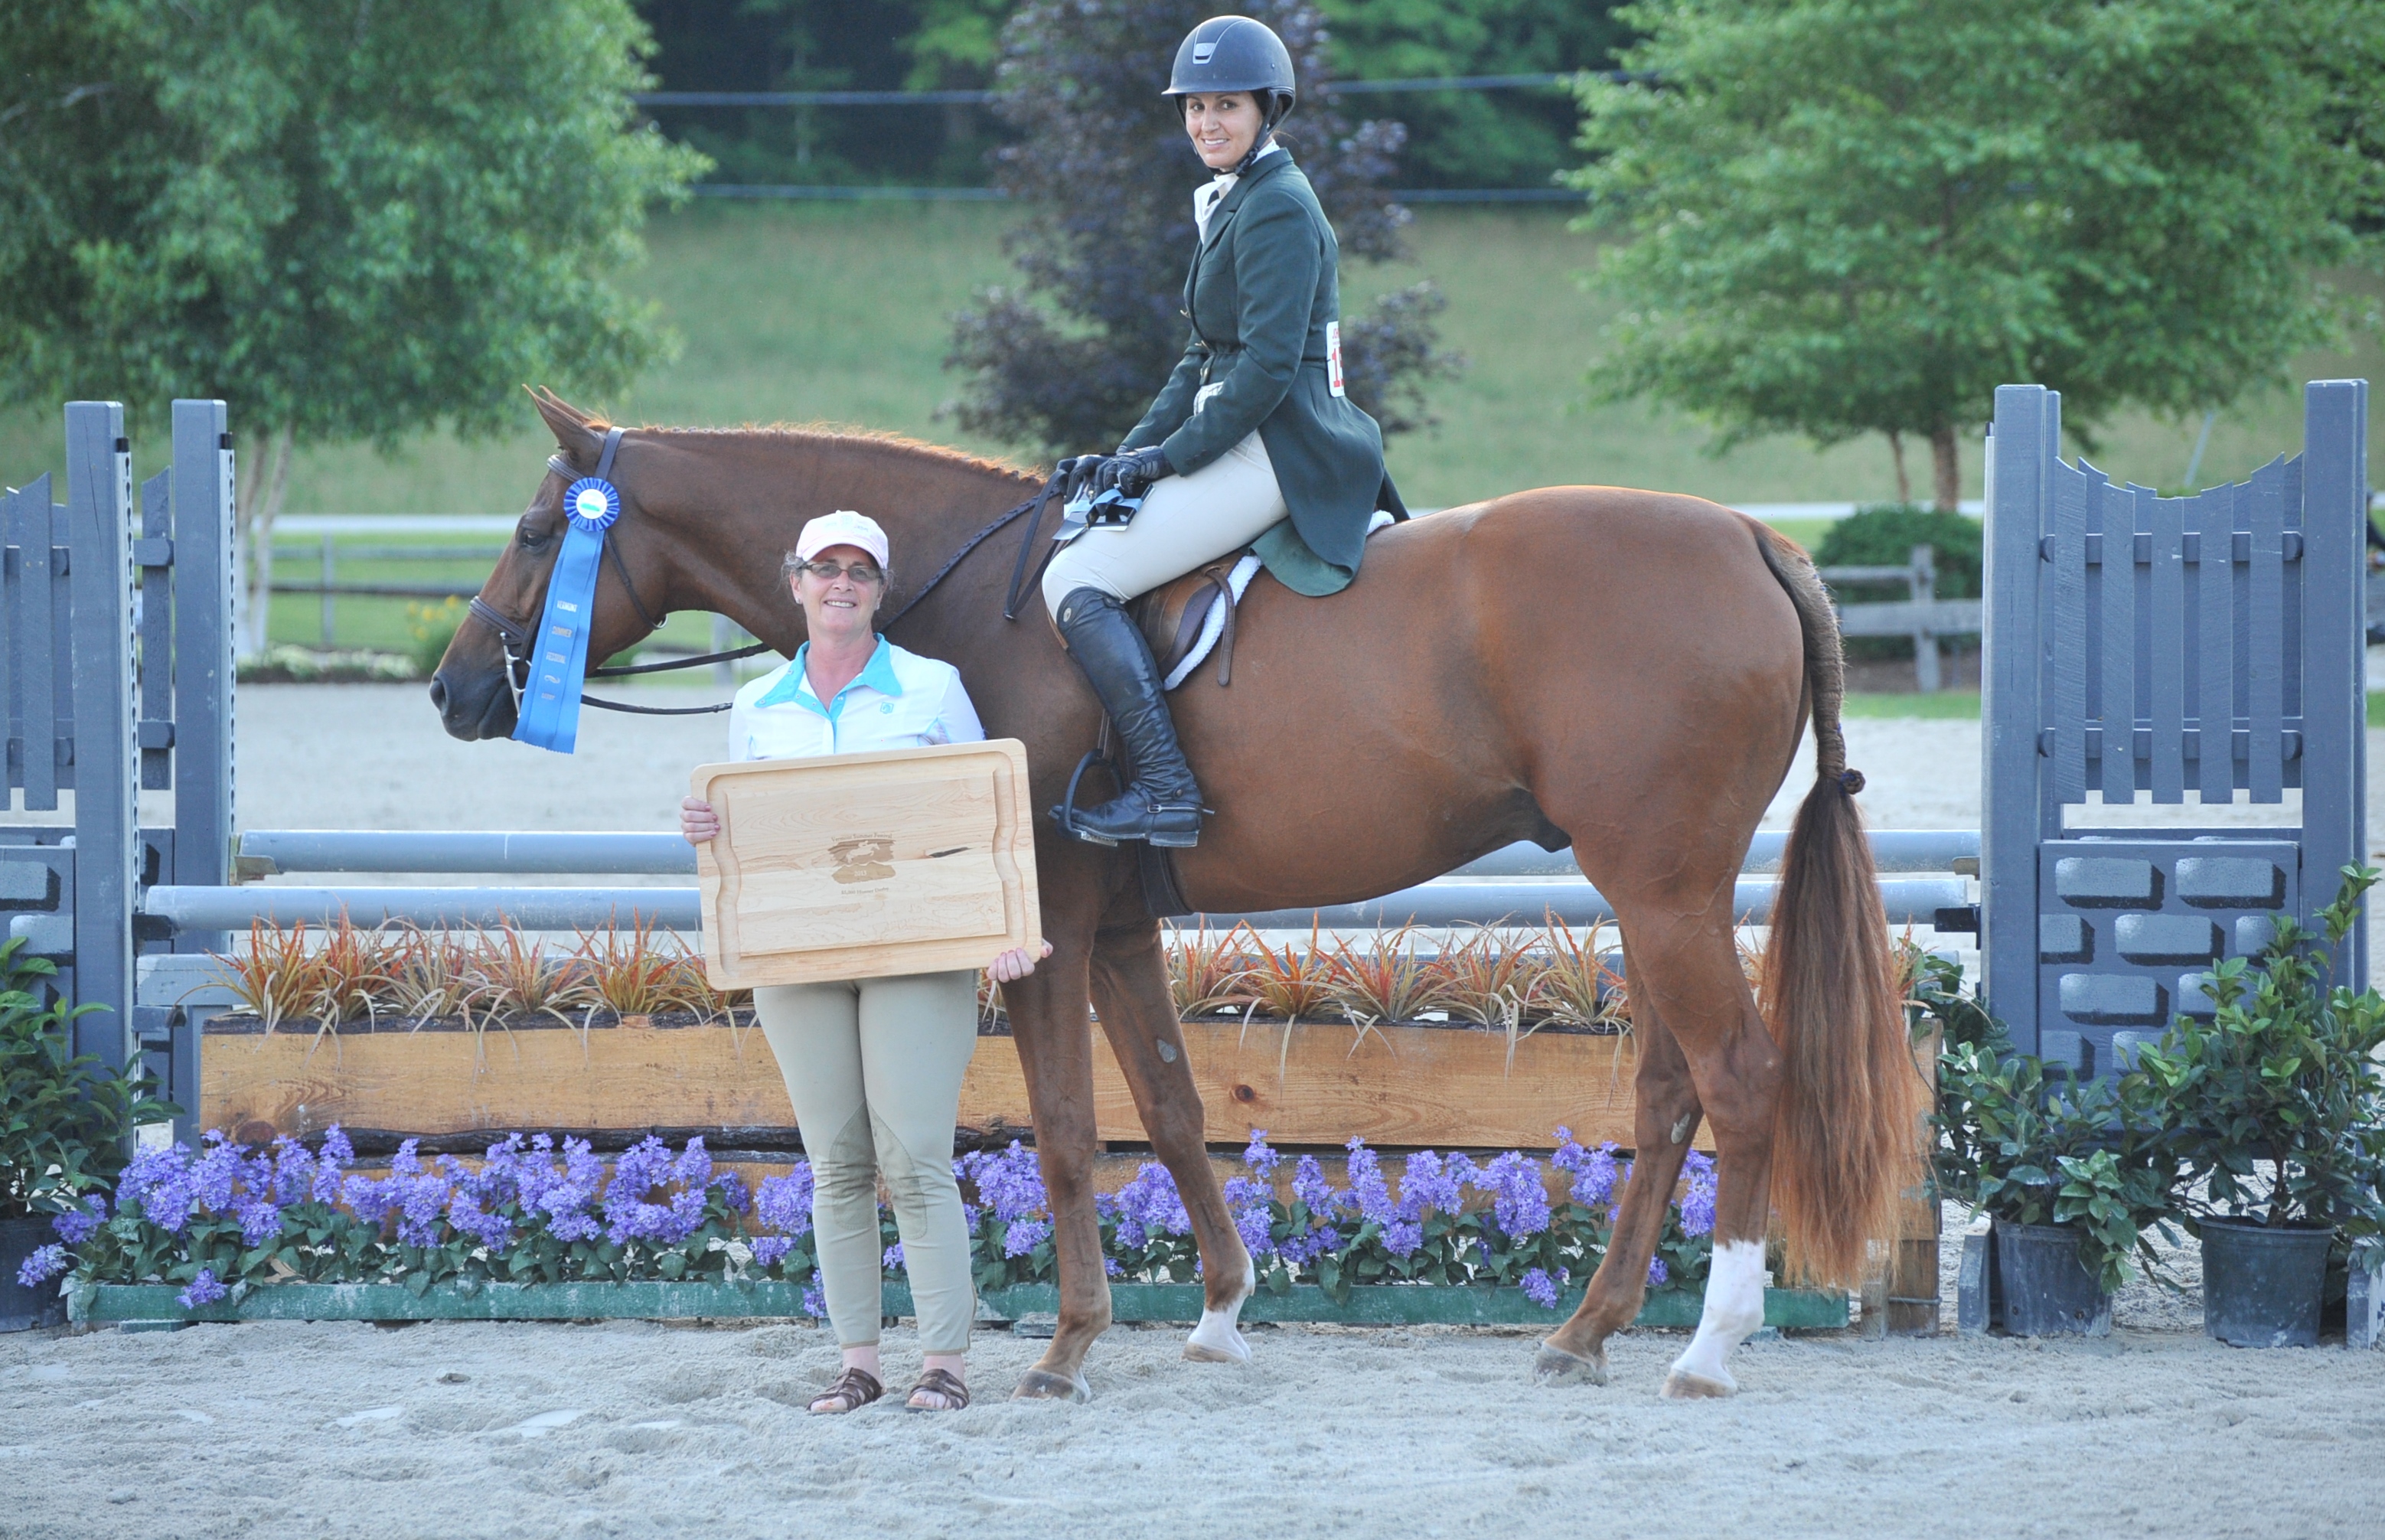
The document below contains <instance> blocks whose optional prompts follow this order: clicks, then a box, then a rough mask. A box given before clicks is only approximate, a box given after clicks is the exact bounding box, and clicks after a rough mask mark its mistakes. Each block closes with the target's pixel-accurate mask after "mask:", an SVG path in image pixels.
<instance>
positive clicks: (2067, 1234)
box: [1995, 1220, 2112, 1337]
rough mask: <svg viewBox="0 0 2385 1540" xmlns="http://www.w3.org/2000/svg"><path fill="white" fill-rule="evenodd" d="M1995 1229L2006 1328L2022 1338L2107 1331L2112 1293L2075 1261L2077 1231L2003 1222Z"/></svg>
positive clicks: (2064, 1226) (2094, 1334)
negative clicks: (2106, 1290)
mask: <svg viewBox="0 0 2385 1540" xmlns="http://www.w3.org/2000/svg"><path fill="white" fill-rule="evenodd" d="M1995 1230H1996V1273H1997V1282H1998V1283H1999V1284H2001V1285H2002V1288H2003V1293H2004V1330H2005V1331H2007V1332H2010V1333H2012V1334H2013V1335H2015V1336H2021V1337H2064V1336H2071V1337H2101V1336H2109V1335H2110V1334H2111V1332H2112V1296H2110V1295H2108V1294H2105V1293H2104V1291H2103V1289H2102V1288H2100V1287H2098V1286H2097V1284H2096V1283H2095V1275H2094V1274H2093V1273H2092V1272H2089V1271H2087V1269H2086V1267H2085V1266H2084V1265H2083V1264H2081V1263H2080V1262H2079V1232H2078V1231H2076V1230H2074V1229H2072V1228H2071V1227H2070V1226H2068V1225H2067V1224H2013V1223H2011V1222H2009V1221H2004V1220H1998V1221H1996V1225H1995Z"/></svg>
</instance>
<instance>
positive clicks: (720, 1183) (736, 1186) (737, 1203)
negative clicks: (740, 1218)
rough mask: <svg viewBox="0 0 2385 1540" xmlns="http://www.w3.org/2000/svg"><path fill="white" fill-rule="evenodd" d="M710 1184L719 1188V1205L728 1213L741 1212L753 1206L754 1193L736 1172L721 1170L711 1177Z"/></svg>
mask: <svg viewBox="0 0 2385 1540" xmlns="http://www.w3.org/2000/svg"><path fill="white" fill-rule="evenodd" d="M712 1184H713V1185H714V1186H715V1187H717V1188H718V1189H719V1190H720V1202H721V1206H722V1207H723V1208H727V1209H728V1210H729V1211H730V1213H732V1214H743V1213H745V1212H747V1211H748V1210H750V1209H751V1208H753V1207H754V1194H753V1192H752V1190H751V1189H749V1188H748V1187H747V1186H746V1185H745V1179H744V1178H743V1176H741V1175H739V1174H738V1173H737V1172H735V1171H722V1172H721V1173H720V1174H719V1175H718V1176H716V1177H714V1178H713V1179H712Z"/></svg>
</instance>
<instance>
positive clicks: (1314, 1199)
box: [1292, 1155, 1341, 1219]
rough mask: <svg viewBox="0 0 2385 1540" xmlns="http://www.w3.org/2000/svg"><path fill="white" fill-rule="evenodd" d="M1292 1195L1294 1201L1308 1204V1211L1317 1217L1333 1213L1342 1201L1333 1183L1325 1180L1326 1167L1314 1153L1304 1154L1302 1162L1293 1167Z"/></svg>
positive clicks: (1320, 1217)
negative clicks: (1318, 1162) (1318, 1161)
mask: <svg viewBox="0 0 2385 1540" xmlns="http://www.w3.org/2000/svg"><path fill="white" fill-rule="evenodd" d="M1292 1198H1293V1200H1294V1201H1296V1202H1300V1203H1305V1204H1306V1205H1308V1212H1309V1213H1310V1215H1312V1216H1313V1217H1315V1218H1317V1219H1323V1218H1324V1217H1325V1216H1327V1215H1328V1214H1330V1213H1332V1212H1333V1210H1334V1208H1335V1207H1336V1206H1337V1205H1338V1204H1339V1203H1340V1202H1341V1196H1340V1195H1339V1194H1337V1193H1335V1192H1334V1190H1333V1184H1332V1183H1330V1182H1328V1181H1326V1180H1325V1168H1324V1167H1322V1166H1320V1165H1318V1164H1317V1157H1315V1156H1313V1155H1304V1156H1302V1157H1301V1158H1300V1164H1298V1165H1296V1166H1294V1167H1293V1168H1292Z"/></svg>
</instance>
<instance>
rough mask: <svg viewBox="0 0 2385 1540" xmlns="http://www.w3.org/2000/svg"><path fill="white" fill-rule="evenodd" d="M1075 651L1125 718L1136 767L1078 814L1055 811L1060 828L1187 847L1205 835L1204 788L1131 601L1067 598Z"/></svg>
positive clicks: (1088, 837)
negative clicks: (1112, 792) (1120, 786)
mask: <svg viewBox="0 0 2385 1540" xmlns="http://www.w3.org/2000/svg"><path fill="white" fill-rule="evenodd" d="M1057 620H1058V621H1059V625H1060V635H1061V638H1062V639H1063V640H1064V641H1066V642H1067V643H1068V656H1069V657H1073V658H1075V659H1076V660H1077V667H1078V668H1080V669H1081V670H1084V673H1085V678H1086V679H1087V680H1088V681H1090V682H1092V684H1093V694H1094V695H1098V696H1100V697H1101V702H1102V707H1103V709H1104V710H1106V711H1107V712H1108V713H1109V714H1110V720H1111V721H1113V722H1115V723H1117V724H1118V738H1119V740H1120V741H1121V742H1122V743H1123V744H1124V745H1126V753H1127V762H1128V765H1129V767H1130V770H1131V772H1132V778H1131V779H1130V781H1129V782H1128V783H1127V787H1126V790H1124V791H1123V792H1121V793H1119V794H1118V795H1117V796H1116V797H1114V798H1112V799H1111V800H1110V801H1107V802H1105V803H1103V804H1102V805H1101V806H1100V807H1098V808H1078V809H1076V811H1075V814H1074V816H1073V817H1072V816H1070V814H1069V812H1068V809H1067V808H1053V809H1052V816H1053V817H1054V818H1055V819H1056V820H1058V821H1059V823H1060V826H1061V827H1062V828H1064V829H1066V830H1068V833H1072V834H1074V835H1076V836H1077V837H1078V838H1079V839H1080V840H1085V841H1088V842H1090V843H1092V844H1093V845H1116V844H1118V842H1119V841H1121V840H1148V841H1150V842H1151V843H1152V844H1153V845H1169V846H1174V847H1176V848H1179V849H1180V848H1183V847H1185V846H1188V845H1197V844H1199V843H1200V841H1201V788H1200V787H1199V786H1198V785H1195V784H1194V783H1193V767H1192V766H1191V765H1189V764H1186V763H1185V761H1184V749H1183V746H1182V745H1180V744H1178V743H1177V741H1176V720H1175V719H1174V718H1173V717H1171V716H1169V715H1168V698H1167V696H1166V695H1164V694H1163V693H1162V692H1161V690H1160V681H1159V665H1158V663H1157V662H1156V661H1155V660H1154V659H1153V657H1152V656H1151V645H1150V644H1149V643H1147V642H1145V641H1144V640H1143V629H1142V628H1141V627H1139V626H1137V625H1136V624H1135V623H1134V621H1133V620H1130V618H1129V617H1128V615H1127V612H1126V607H1125V606H1124V605H1123V604H1120V603H1119V602H1118V600H1117V599H1114V598H1112V597H1111V596H1110V595H1107V594H1105V593H1103V592H1102V591H1101V590H1100V589H1098V588H1080V589H1077V590H1075V591H1073V592H1072V593H1070V594H1069V595H1068V597H1067V598H1065V599H1063V600H1061V601H1060V612H1059V615H1058V616H1057Z"/></svg>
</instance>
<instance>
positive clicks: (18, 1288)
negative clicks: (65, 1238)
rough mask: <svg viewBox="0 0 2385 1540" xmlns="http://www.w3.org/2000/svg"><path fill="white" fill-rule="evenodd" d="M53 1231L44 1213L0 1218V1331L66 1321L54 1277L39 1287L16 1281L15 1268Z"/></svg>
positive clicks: (51, 1237)
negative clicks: (29, 1216) (21, 1217)
mask: <svg viewBox="0 0 2385 1540" xmlns="http://www.w3.org/2000/svg"><path fill="white" fill-rule="evenodd" d="M57 1238H58V1237H57V1234H56V1232H55V1231H53V1230H52V1229H51V1228H50V1221H49V1217H48V1216H47V1215H40V1216H37V1217H35V1218H32V1219H22V1220H0V1332H30V1331H31V1330H32V1329H33V1328H34V1327H36V1326H63V1325H65V1324H66V1323H67V1302H66V1299H65V1297H64V1296H62V1295H60V1294H59V1293H58V1281H57V1280H56V1279H55V1278H53V1279H51V1280H49V1281H48V1282H47V1283H44V1284H42V1285H41V1286H40V1287H39V1288H31V1289H29V1288H26V1287H24V1286H23V1285H22V1284H20V1283H18V1282H17V1270H18V1269H19V1268H20V1267H22V1266H24V1265H25V1258H28V1257H30V1256H31V1255H32V1254H33V1249H34V1247H36V1246H47V1245H49V1244H50V1243H51V1242H52V1241H55V1240H56V1239H57Z"/></svg>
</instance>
